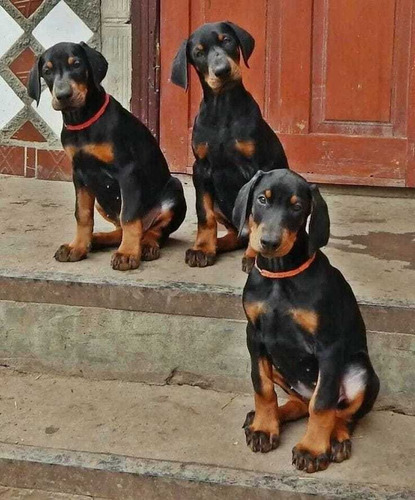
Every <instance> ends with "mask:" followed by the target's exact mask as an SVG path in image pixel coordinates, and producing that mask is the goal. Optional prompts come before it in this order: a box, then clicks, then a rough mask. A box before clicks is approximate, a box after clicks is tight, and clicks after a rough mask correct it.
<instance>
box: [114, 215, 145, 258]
mask: <svg viewBox="0 0 415 500" xmlns="http://www.w3.org/2000/svg"><path fill="white" fill-rule="evenodd" d="M121 227H122V241H121V245H120V248H119V249H118V252H119V253H122V254H126V255H136V256H138V258H140V256H141V244H140V243H141V239H142V236H143V224H142V222H141V219H137V220H134V221H130V222H122V221H121Z"/></svg>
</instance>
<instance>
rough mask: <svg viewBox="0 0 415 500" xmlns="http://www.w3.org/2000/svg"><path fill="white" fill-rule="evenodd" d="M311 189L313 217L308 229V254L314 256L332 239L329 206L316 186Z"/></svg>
mask: <svg viewBox="0 0 415 500" xmlns="http://www.w3.org/2000/svg"><path fill="white" fill-rule="evenodd" d="M310 189H311V217H310V225H309V228H308V232H309V239H308V253H309V255H310V256H311V255H313V253H315V252H316V251H317V250H318V249H319V248H321V247H324V246H325V245H327V243H328V241H329V237H330V217H329V211H328V208H327V204H326V202H325V201H324V199H323V197H322V196H321V194H320V191H319V189H318V187H317V186H316V185H315V184H312V185H311V186H310Z"/></svg>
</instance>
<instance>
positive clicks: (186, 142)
mask: <svg viewBox="0 0 415 500" xmlns="http://www.w3.org/2000/svg"><path fill="white" fill-rule="evenodd" d="M413 3H414V2H413V0H364V1H362V0H314V1H313V0H256V1H255V2H252V0H228V1H227V2H223V1H222V0H199V1H196V0H192V1H190V0H162V2H161V24H160V26H161V30H160V47H161V102H160V113H161V114H160V141H161V146H162V148H163V150H164V151H165V153H166V155H167V158H168V160H169V163H170V165H171V168H172V170H174V171H178V172H190V171H191V165H192V163H193V157H192V153H191V149H190V136H191V128H192V124H193V120H194V116H195V115H196V113H197V109H198V106H199V102H200V97H201V93H200V88H199V82H198V79H197V77H196V75H195V74H194V72H193V71H192V75H191V79H190V87H189V92H188V93H187V94H185V93H184V91H183V90H182V89H180V88H178V87H175V86H174V85H173V84H171V83H170V81H169V77H170V68H171V62H172V60H173V57H174V55H175V52H176V50H177V48H178V47H179V45H180V43H181V41H182V40H183V39H184V38H187V36H188V35H189V33H191V32H192V31H193V30H194V29H195V28H196V27H197V26H199V25H200V24H202V23H204V22H211V21H218V20H226V19H229V20H231V21H233V22H235V23H237V24H239V25H241V26H242V27H243V28H245V29H247V30H248V31H249V32H250V33H251V34H252V35H253V36H254V37H255V39H256V48H255V51H254V53H253V56H252V58H251V60H250V66H251V69H250V70H246V69H244V83H245V85H246V87H247V89H248V90H249V91H250V92H251V93H252V94H253V95H254V97H255V98H256V100H257V102H258V103H259V105H260V106H261V108H262V110H263V113H264V116H265V118H266V120H267V121H268V122H269V123H270V124H271V126H272V127H273V128H274V130H275V131H276V132H277V133H278V135H279V137H280V139H281V141H282V143H283V144H284V147H285V149H286V152H287V155H288V159H289V162H290V165H291V167H292V168H293V169H294V170H296V171H298V172H300V173H303V174H304V175H305V176H306V177H307V178H308V179H310V180H313V181H317V182H327V183H342V184H366V185H377V186H415V8H414V6H413Z"/></svg>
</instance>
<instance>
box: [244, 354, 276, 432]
mask: <svg viewBox="0 0 415 500" xmlns="http://www.w3.org/2000/svg"><path fill="white" fill-rule="evenodd" d="M258 368H259V377H260V379H261V393H260V394H258V393H255V418H254V421H253V422H252V424H251V426H250V429H251V430H252V431H253V432H255V431H262V432H267V433H269V434H277V435H278V434H279V432H280V425H279V420H278V399H277V394H276V392H275V390H274V382H273V381H272V377H271V375H272V367H271V363H270V362H269V361H268V360H267V359H265V358H259V359H258Z"/></svg>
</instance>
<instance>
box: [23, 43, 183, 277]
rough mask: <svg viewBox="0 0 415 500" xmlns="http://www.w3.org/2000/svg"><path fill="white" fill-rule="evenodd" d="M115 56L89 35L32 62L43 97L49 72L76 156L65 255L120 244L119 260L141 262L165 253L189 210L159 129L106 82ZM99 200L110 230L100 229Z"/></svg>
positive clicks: (33, 86) (122, 264)
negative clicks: (70, 236)
mask: <svg viewBox="0 0 415 500" xmlns="http://www.w3.org/2000/svg"><path fill="white" fill-rule="evenodd" d="M107 67H108V63H107V61H106V59H105V58H104V56H103V55H102V54H100V53H99V52H98V51H96V50H94V49H93V48H91V47H89V46H88V45H86V44H85V43H83V42H81V43H80V44H75V43H58V44H57V45H54V46H53V47H51V48H50V49H48V50H46V52H44V53H43V54H42V55H41V56H40V57H39V59H38V61H37V62H36V64H35V65H34V67H33V68H32V70H31V73H30V76H29V84H28V94H29V96H30V97H32V98H33V99H36V101H37V103H39V99H40V95H41V85H40V78H41V77H42V78H43V79H44V80H45V82H46V84H47V86H48V87H49V89H50V91H51V93H52V106H53V108H54V109H55V110H57V111H61V112H62V115H63V122H64V126H63V130H62V134H61V139H62V145H63V147H64V149H65V151H66V153H67V154H68V155H69V157H70V158H71V160H72V165H73V182H74V185H75V192H76V205H75V217H76V222H77V230H76V236H75V238H74V240H73V241H72V242H71V243H68V244H64V245H62V246H60V247H59V249H58V250H57V252H56V254H55V258H56V260H58V261H60V262H74V261H78V260H81V259H84V258H85V257H86V256H87V254H88V252H89V250H90V249H91V248H92V249H96V248H101V247H107V246H118V245H119V248H118V250H117V251H116V252H115V253H114V254H113V256H112V260H111V263H112V267H113V269H116V270H119V271H125V270H128V269H135V268H137V267H138V266H139V264H140V260H154V259H157V258H158V257H159V256H160V246H161V245H162V244H163V243H164V242H165V241H166V239H167V238H168V236H169V234H170V233H172V232H173V231H175V230H176V229H178V227H179V226H180V224H181V223H182V222H183V220H184V217H185V214H186V202H185V199H184V195H183V188H182V185H181V183H180V181H179V180H178V179H176V178H174V177H172V176H171V175H170V172H169V169H168V166H167V163H166V160H165V158H164V156H163V153H162V152H161V150H160V148H159V146H158V144H157V142H156V140H155V139H154V137H153V136H152V134H151V132H150V131H149V130H148V129H147V128H146V127H145V126H144V125H143V124H142V123H141V122H140V121H139V120H138V119H137V118H136V117H134V116H133V115H132V114H131V113H130V112H129V111H127V110H126V109H124V108H123V107H122V106H121V104H120V103H119V102H117V101H116V100H115V99H114V98H113V97H110V96H109V95H108V94H106V92H105V90H104V89H103V88H102V86H101V82H102V80H103V79H104V77H105V75H106V72H107ZM94 202H96V208H97V210H98V212H99V213H100V214H101V215H102V216H103V217H104V219H106V220H108V221H110V222H112V223H113V224H114V225H115V230H114V231H112V232H109V233H93V225H94Z"/></svg>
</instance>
